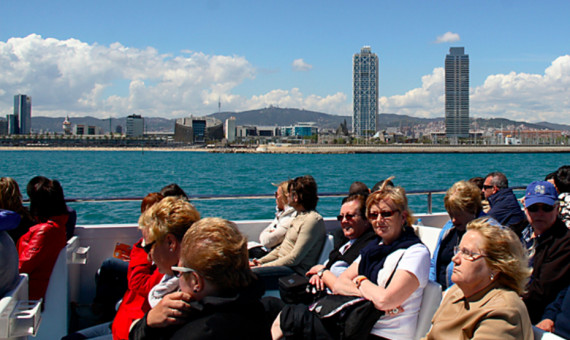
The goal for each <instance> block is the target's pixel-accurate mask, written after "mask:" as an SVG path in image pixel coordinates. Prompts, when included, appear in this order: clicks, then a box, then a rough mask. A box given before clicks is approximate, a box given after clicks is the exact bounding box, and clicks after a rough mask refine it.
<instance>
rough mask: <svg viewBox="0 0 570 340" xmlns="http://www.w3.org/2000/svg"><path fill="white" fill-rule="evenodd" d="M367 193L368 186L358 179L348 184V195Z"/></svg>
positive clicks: (368, 191)
mask: <svg viewBox="0 0 570 340" xmlns="http://www.w3.org/2000/svg"><path fill="white" fill-rule="evenodd" d="M369 193H370V190H369V189H368V186H367V185H366V184H364V183H362V182H359V181H356V182H352V184H351V185H350V189H348V194H349V195H353V194H369Z"/></svg>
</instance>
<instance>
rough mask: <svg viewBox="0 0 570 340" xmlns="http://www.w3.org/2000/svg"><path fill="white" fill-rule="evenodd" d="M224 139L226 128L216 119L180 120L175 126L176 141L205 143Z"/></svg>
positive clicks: (191, 117)
mask: <svg viewBox="0 0 570 340" xmlns="http://www.w3.org/2000/svg"><path fill="white" fill-rule="evenodd" d="M222 138H224V126H223V124H222V122H221V121H220V120H219V119H217V118H214V117H193V116H190V117H187V118H178V119H177V120H176V122H175V124H174V141H176V142H184V143H204V142H205V141H206V140H212V141H213V140H221V139H222Z"/></svg>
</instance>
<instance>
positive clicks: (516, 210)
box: [487, 188, 526, 226]
mask: <svg viewBox="0 0 570 340" xmlns="http://www.w3.org/2000/svg"><path fill="white" fill-rule="evenodd" d="M489 204H490V205H491V210H489V211H488V212H487V215H489V216H491V217H492V218H494V219H495V220H497V222H499V223H501V224H502V225H504V226H513V225H516V224H518V223H520V222H521V221H523V220H525V219H526V216H525V215H524V212H523V211H522V209H521V206H520V204H519V202H518V201H517V198H516V196H515V194H513V189H508V188H507V189H501V190H499V191H497V192H496V193H495V194H494V195H491V196H490V197H489Z"/></svg>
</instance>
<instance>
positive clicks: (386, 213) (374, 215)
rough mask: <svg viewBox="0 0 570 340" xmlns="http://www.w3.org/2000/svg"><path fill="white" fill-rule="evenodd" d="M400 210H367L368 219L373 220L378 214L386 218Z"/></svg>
mask: <svg viewBox="0 0 570 340" xmlns="http://www.w3.org/2000/svg"><path fill="white" fill-rule="evenodd" d="M397 212H400V210H390V211H380V212H377V213H376V212H369V213H368V219H369V220H372V221H375V220H377V219H378V216H382V218H384V219H386V218H389V217H391V216H392V215H394V214H395V213H397Z"/></svg>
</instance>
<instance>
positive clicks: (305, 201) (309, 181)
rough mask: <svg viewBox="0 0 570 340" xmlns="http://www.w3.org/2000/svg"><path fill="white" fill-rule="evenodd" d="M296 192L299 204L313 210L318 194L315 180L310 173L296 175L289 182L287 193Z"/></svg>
mask: <svg viewBox="0 0 570 340" xmlns="http://www.w3.org/2000/svg"><path fill="white" fill-rule="evenodd" d="M293 193H295V194H297V198H298V200H299V204H301V205H302V206H303V208H305V210H307V211H311V210H315V208H316V207H317V202H318V201H319V196H318V195H317V182H315V179H314V178H313V176H311V175H305V176H301V177H297V178H295V179H294V180H292V181H291V182H290V183H289V194H290V195H292V194H293Z"/></svg>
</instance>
